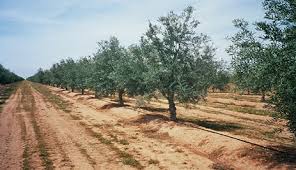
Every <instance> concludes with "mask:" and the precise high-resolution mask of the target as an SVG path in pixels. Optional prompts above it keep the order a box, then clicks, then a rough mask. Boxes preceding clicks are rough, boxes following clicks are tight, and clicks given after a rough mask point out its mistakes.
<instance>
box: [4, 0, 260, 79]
mask: <svg viewBox="0 0 296 170" xmlns="http://www.w3.org/2000/svg"><path fill="white" fill-rule="evenodd" d="M188 5H192V6H194V7H195V9H196V13H195V15H196V18H198V19H199V20H200V21H201V24H200V27H199V30H200V32H203V33H206V34H208V35H209V36H210V37H211V39H212V40H213V43H214V45H215V46H216V47H217V48H218V50H217V55H216V58H218V59H224V60H227V61H229V60H230V57H229V56H228V55H227V54H226V53H225V48H226V47H227V46H228V45H229V42H228V41H227V40H226V39H225V38H226V36H229V35H232V34H233V33H234V32H235V30H234V28H233V25H232V20H233V19H236V18H245V19H246V20H249V21H252V22H254V21H259V20H261V18H263V15H264V11H263V9H262V5H261V0H0V63H1V64H3V65H4V66H5V67H6V68H9V69H10V70H11V71H14V72H15V73H16V74H19V75H21V76H24V77H27V76H30V75H32V74H34V73H35V72H36V70H37V69H38V68H39V67H42V68H49V67H50V66H51V65H52V64H53V63H55V62H57V61H59V60H60V59H62V58H66V57H72V58H79V57H81V56H87V55H91V54H92V53H95V52H96V45H97V44H96V42H98V41H100V40H103V39H108V38H109V37H110V36H111V35H115V36H117V37H118V38H119V39H120V41H121V42H122V43H123V45H126V46H128V45H130V44H133V43H137V42H138V41H139V38H140V36H141V35H142V34H143V33H144V32H145V31H146V29H147V26H148V21H149V20H150V21H152V22H153V21H156V20H157V18H158V17H160V16H162V15H165V14H166V13H168V12H169V11H171V10H173V11H176V12H178V11H181V10H182V9H184V8H185V7H186V6H188Z"/></svg>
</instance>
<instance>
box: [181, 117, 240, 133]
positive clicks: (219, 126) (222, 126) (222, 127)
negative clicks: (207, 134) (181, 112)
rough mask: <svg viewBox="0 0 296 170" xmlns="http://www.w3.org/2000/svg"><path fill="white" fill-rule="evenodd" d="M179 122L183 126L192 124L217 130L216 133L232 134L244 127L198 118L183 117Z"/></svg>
mask: <svg viewBox="0 0 296 170" xmlns="http://www.w3.org/2000/svg"><path fill="white" fill-rule="evenodd" d="M178 121H179V122H180V123H183V124H188V123H192V124H194V125H198V126H201V127H204V128H207V129H212V130H215V131H226V132H231V131H235V130H239V129H243V127H242V126H241V125H239V124H236V123H230V122H223V121H210V120H201V119H197V118H188V117H181V118H179V119H178Z"/></svg>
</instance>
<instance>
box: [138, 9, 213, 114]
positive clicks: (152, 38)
mask: <svg viewBox="0 0 296 170" xmlns="http://www.w3.org/2000/svg"><path fill="white" fill-rule="evenodd" d="M193 11H194V10H193V8H192V7H188V8H186V9H185V10H184V11H183V12H182V13H181V14H179V15H178V14H175V13H174V12H170V13H169V14H168V15H167V16H165V17H160V18H159V20H158V24H157V25H153V24H151V23H150V24H149V30H148V32H147V33H146V36H145V37H144V38H143V39H142V45H143V46H145V45H146V46H147V47H145V48H146V49H150V50H147V51H148V53H147V54H146V55H145V56H146V60H147V67H148V72H147V73H146V79H147V81H148V84H150V86H151V87H153V88H155V89H157V90H158V91H160V92H161V93H162V95H163V96H165V97H166V98H167V100H168V102H169V110H170V113H171V119H172V120H176V107H175V99H178V100H179V101H180V102H193V101H198V100H199V99H200V98H202V97H203V96H204V95H206V91H207V88H208V87H209V85H210V83H211V80H212V79H211V78H212V77H213V75H214V73H215V63H214V62H213V56H214V48H213V47H212V46H211V45H210V44H209V39H208V37H207V36H206V35H204V34H199V33H197V32H196V28H197V27H198V25H199V22H198V21H197V20H196V19H194V18H193Z"/></svg>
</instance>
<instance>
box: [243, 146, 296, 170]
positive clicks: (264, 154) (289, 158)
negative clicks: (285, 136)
mask: <svg viewBox="0 0 296 170" xmlns="http://www.w3.org/2000/svg"><path fill="white" fill-rule="evenodd" d="M242 153H243V154H244V156H248V157H251V158H252V159H255V160H260V161H261V162H265V163H267V164H268V169H276V168H278V167H279V166H283V165H284V166H288V167H287V169H295V168H296V147H295V146H283V145H277V146H266V147H264V148H263V147H254V148H251V149H250V148H246V149H244V150H243V151H242Z"/></svg>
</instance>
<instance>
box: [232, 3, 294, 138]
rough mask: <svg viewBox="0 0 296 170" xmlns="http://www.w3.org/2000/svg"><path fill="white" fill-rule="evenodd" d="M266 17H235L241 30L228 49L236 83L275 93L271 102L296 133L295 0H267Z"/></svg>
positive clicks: (265, 6) (252, 88) (263, 92)
mask: <svg viewBox="0 0 296 170" xmlns="http://www.w3.org/2000/svg"><path fill="white" fill-rule="evenodd" d="M263 7H264V9H265V18H264V20H263V21H261V22H257V23H255V24H253V25H250V24H249V23H248V22H247V21H245V20H243V19H237V20H234V26H235V27H236V28H237V29H238V30H239V31H238V32H237V33H236V34H235V35H234V36H232V37H231V38H230V40H231V42H232V44H231V46H230V47H229V48H228V50H227V51H228V53H229V54H230V55H231V56H232V58H233V59H232V66H233V70H234V79H235V82H236V84H237V85H238V86H239V87H240V88H241V89H245V90H253V91H257V92H261V93H262V94H263V97H262V99H263V100H264V99H265V98H264V96H265V93H266V92H270V93H271V94H272V100H271V102H272V103H273V104H275V106H276V109H277V110H278V111H279V112H280V113H282V114H284V115H285V116H286V117H287V118H288V120H289V127H290V129H291V130H292V131H293V132H294V134H296V1H295V0H265V1H264V2H263Z"/></svg>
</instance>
